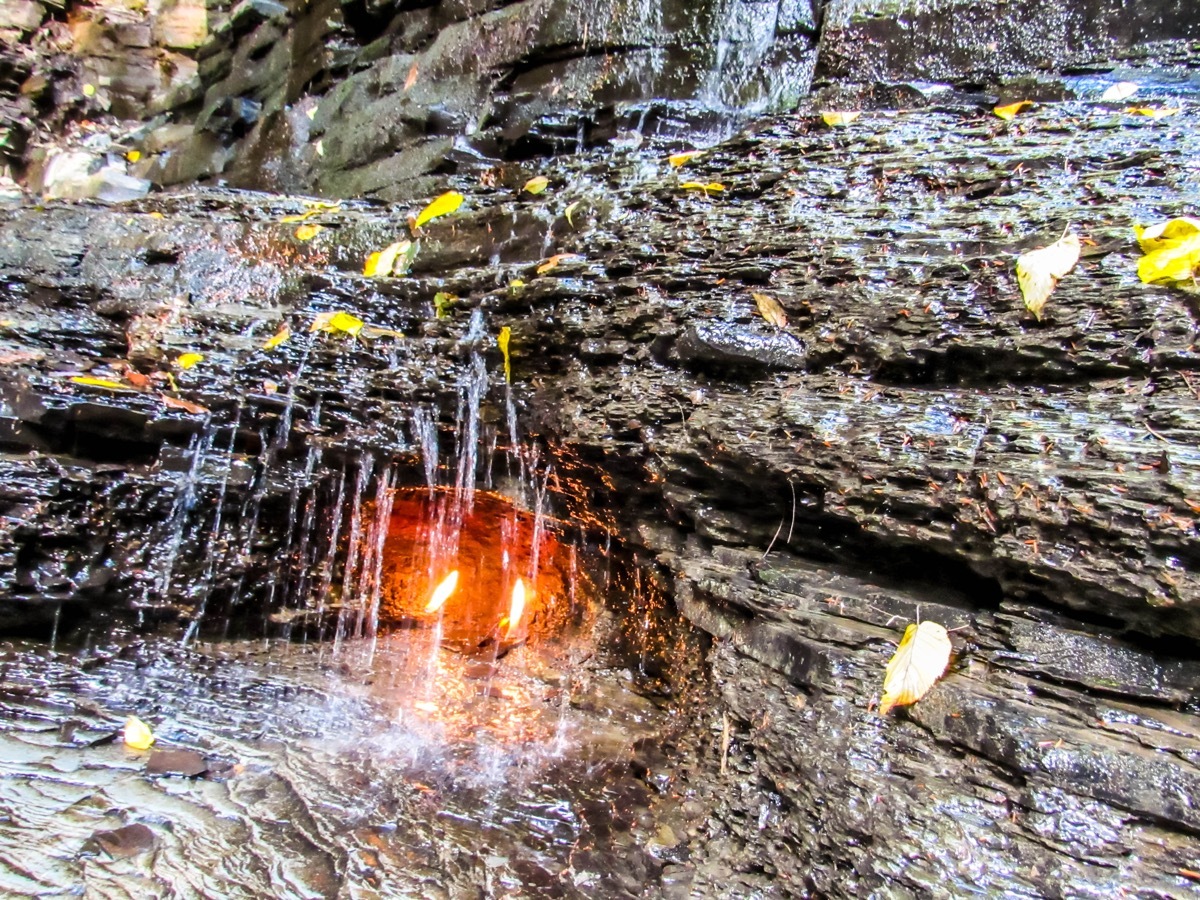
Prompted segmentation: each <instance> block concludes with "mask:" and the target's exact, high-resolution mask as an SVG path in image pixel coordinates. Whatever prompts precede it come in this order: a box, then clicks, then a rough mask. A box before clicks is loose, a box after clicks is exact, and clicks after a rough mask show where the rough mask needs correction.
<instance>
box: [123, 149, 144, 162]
mask: <svg viewBox="0 0 1200 900" xmlns="http://www.w3.org/2000/svg"><path fill="white" fill-rule="evenodd" d="M141 158H142V151H141V150H130V151H129V152H128V153H126V154H125V159H126V160H128V161H129V162H131V163H135V162H137V161H138V160H139V159H141Z"/></svg>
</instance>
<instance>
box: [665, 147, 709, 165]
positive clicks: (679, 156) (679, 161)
mask: <svg viewBox="0 0 1200 900" xmlns="http://www.w3.org/2000/svg"><path fill="white" fill-rule="evenodd" d="M703 155H704V151H703V150H687V151H685V152H683V153H675V154H672V155H671V156H668V157H667V162H669V163H670V164H671V166H672V167H673V168H676V169H678V168H679V167H680V166H684V165H687V164H688V163H690V162H691V161H692V160H693V159H699V158H700V157H702V156H703Z"/></svg>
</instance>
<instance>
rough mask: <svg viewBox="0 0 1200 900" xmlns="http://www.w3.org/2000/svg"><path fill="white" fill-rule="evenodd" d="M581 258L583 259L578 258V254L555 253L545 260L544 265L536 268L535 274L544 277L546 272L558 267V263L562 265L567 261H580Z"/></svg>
mask: <svg viewBox="0 0 1200 900" xmlns="http://www.w3.org/2000/svg"><path fill="white" fill-rule="evenodd" d="M582 258H583V257H582V256H580V255H579V254H578V253H556V254H555V255H554V256H552V257H550V258H549V259H548V260H546V261H545V262H544V263H542V264H541V265H540V266H538V267H537V274H538V275H545V274H546V273H547V272H549V271H551V270H552V269H557V268H558V266H559V263H562V262H564V261H566V260H569V259H582Z"/></svg>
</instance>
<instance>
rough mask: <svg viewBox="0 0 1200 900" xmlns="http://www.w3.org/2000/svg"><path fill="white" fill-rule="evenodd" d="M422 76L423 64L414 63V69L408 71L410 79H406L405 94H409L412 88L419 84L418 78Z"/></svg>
mask: <svg viewBox="0 0 1200 900" xmlns="http://www.w3.org/2000/svg"><path fill="white" fill-rule="evenodd" d="M420 74H421V64H420V63H419V62H414V63H413V64H412V68H411V69H409V70H408V77H407V78H405V79H404V92H405V93H408V91H409V90H410V89H411V88H412V86H413V85H414V84H416V83H417V77H418V76H419V75H420Z"/></svg>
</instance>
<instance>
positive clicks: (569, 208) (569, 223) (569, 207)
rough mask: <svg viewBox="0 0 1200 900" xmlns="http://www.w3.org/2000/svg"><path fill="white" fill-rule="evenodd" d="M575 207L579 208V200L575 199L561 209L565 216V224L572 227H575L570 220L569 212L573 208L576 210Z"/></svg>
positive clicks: (573, 210)
mask: <svg viewBox="0 0 1200 900" xmlns="http://www.w3.org/2000/svg"><path fill="white" fill-rule="evenodd" d="M577 209H579V201H578V200H576V201H575V202H574V203H572V204H571V205H570V206H568V207H567V208H566V209H565V210H564V211H563V215H565V216H566V217H567V224H568V225H570V226H571V227H572V228H574V227H575V223H574V222H572V221H571V214H572V213H573V212H575V210H577Z"/></svg>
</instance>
